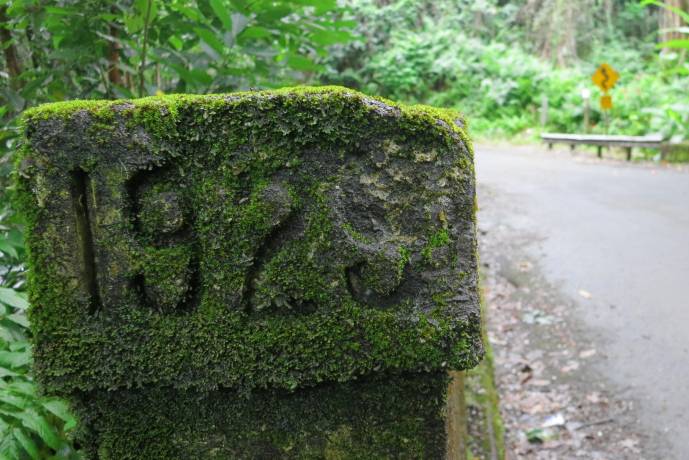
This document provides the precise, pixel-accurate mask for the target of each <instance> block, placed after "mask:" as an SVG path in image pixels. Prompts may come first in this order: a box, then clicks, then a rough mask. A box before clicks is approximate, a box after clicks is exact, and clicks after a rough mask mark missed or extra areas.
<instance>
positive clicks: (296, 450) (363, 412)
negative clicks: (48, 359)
mask: <svg viewBox="0 0 689 460" xmlns="http://www.w3.org/2000/svg"><path fill="white" fill-rule="evenodd" d="M447 383H448V378H447V376H446V375H445V374H444V373H429V374H413V375H409V376H405V377H401V376H385V378H367V379H362V380H359V381H353V382H346V383H331V384H325V385H321V386H319V387H317V388H312V389H306V390H304V391H300V392H295V393H287V392H280V391H272V390H269V391H260V392H256V393H253V394H251V395H250V396H249V397H248V398H244V397H241V396H238V395H237V394H235V393H233V392H232V391H228V390H218V391H214V392H210V393H197V392H180V391H174V390H170V389H150V390H146V391H131V390H121V391H117V392H104V391H102V392H96V393H92V394H88V395H83V396H82V397H80V398H79V401H78V402H77V405H76V408H77V411H78V412H79V414H80V415H81V416H82V419H84V420H85V421H86V422H87V424H88V425H89V426H93V427H94V429H93V430H91V431H89V432H86V433H83V436H84V437H85V440H86V443H87V445H90V446H98V450H97V454H98V455H97V458H99V459H101V460H115V459H116V460H127V459H153V458H154V459H156V460H168V459H169V460H173V459H179V458H184V459H190V460H193V459H198V460H210V459H218V460H224V459H228V458H231V459H255V458H266V459H267V458H271V459H272V458H280V459H314V460H315V459H347V460H348V459H380V460H383V459H389V458H405V459H419V460H421V459H440V458H444V456H445V443H446V441H445V433H444V432H445V420H444V409H445V407H444V399H445V393H446V391H447ZM94 450H95V449H93V448H91V449H89V450H88V451H87V454H89V455H90V456H92V457H96V455H95V454H96V452H94Z"/></svg>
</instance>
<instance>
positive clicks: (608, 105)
mask: <svg viewBox="0 0 689 460" xmlns="http://www.w3.org/2000/svg"><path fill="white" fill-rule="evenodd" d="M600 108H601V109H603V110H610V109H612V96H611V95H609V94H604V95H602V96H601V98H600Z"/></svg>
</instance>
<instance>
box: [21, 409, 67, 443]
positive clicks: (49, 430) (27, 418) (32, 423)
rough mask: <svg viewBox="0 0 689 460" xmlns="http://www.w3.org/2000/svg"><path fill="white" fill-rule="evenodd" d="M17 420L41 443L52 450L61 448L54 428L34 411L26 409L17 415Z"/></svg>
mask: <svg viewBox="0 0 689 460" xmlns="http://www.w3.org/2000/svg"><path fill="white" fill-rule="evenodd" d="M17 418H18V419H19V420H21V422H22V425H24V426H25V427H26V428H28V429H30V430H32V431H34V432H35V433H36V434H38V436H39V437H40V438H41V439H42V440H43V442H45V443H46V444H47V445H48V446H50V447H51V448H52V449H54V450H58V449H59V448H60V447H61V446H62V441H61V440H60V437H59V436H58V435H57V432H56V431H55V428H54V427H53V426H52V425H51V424H50V423H48V421H47V420H46V419H45V417H43V416H42V415H41V414H39V413H38V412H36V411H35V410H34V409H27V410H25V411H24V412H20V413H18V414H17Z"/></svg>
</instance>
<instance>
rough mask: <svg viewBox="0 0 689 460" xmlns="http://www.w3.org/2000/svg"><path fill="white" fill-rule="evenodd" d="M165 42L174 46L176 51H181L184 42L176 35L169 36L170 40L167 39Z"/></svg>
mask: <svg viewBox="0 0 689 460" xmlns="http://www.w3.org/2000/svg"><path fill="white" fill-rule="evenodd" d="M167 41H169V42H170V44H171V45H172V46H174V47H175V49H176V50H177V51H181V50H182V47H183V46H184V42H183V41H182V39H181V38H179V37H178V36H177V35H171V36H170V38H168V39H167Z"/></svg>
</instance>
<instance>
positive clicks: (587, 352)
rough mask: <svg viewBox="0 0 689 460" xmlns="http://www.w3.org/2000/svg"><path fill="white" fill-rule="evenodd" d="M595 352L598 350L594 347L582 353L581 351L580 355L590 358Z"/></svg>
mask: <svg viewBox="0 0 689 460" xmlns="http://www.w3.org/2000/svg"><path fill="white" fill-rule="evenodd" d="M595 354H596V350H595V349H593V348H592V349H590V350H584V351H582V352H581V353H579V357H580V358H584V359H585V358H590V357H591V356H593V355H595Z"/></svg>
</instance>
